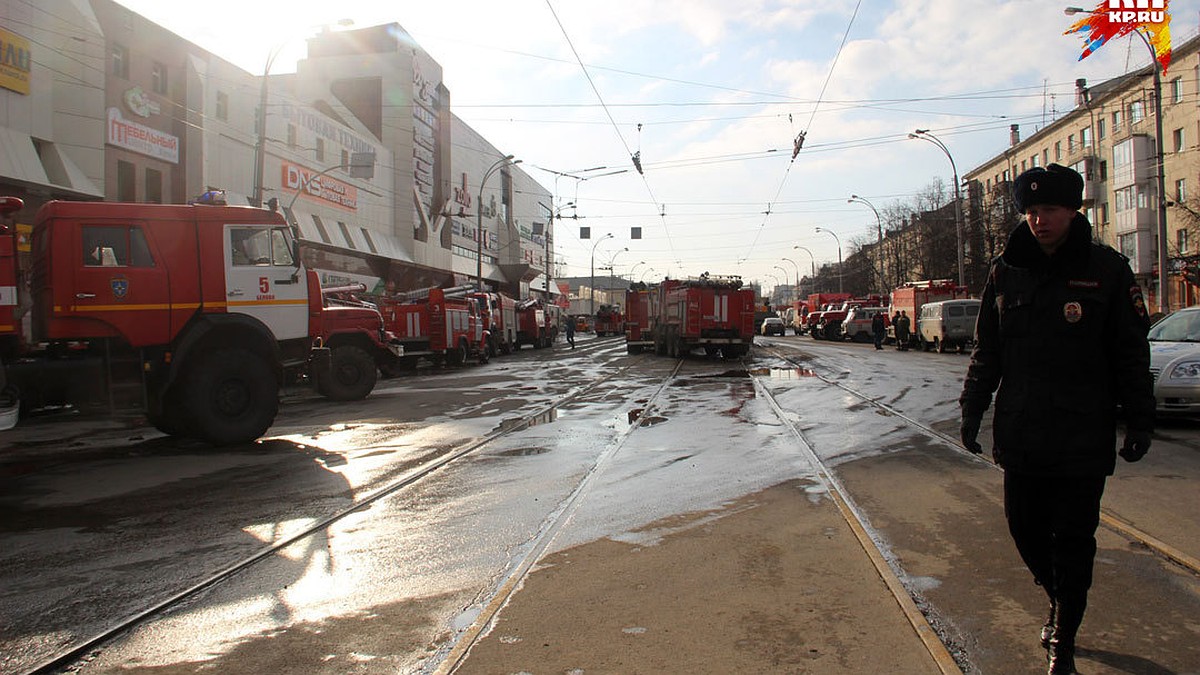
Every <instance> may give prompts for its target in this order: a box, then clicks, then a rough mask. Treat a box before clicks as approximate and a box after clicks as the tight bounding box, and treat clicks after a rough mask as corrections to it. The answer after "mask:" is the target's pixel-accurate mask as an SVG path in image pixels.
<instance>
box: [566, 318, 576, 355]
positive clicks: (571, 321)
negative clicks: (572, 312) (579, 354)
mask: <svg viewBox="0 0 1200 675" xmlns="http://www.w3.org/2000/svg"><path fill="white" fill-rule="evenodd" d="M567 344H568V345H571V349H575V317H573V316H568V317H567Z"/></svg>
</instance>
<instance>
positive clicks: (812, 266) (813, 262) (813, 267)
mask: <svg viewBox="0 0 1200 675" xmlns="http://www.w3.org/2000/svg"><path fill="white" fill-rule="evenodd" d="M796 249H800V250H801V251H804V252H805V253H807V254H808V265H809V268H808V269H809V271H808V276H809V277H811V278H812V279H814V280H815V279H816V278H817V259H816V257H815V256H814V255H813V252H812V251H810V250H808V249H806V248H804V247H803V246H793V247H792V250H796Z"/></svg>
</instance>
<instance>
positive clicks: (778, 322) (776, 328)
mask: <svg viewBox="0 0 1200 675" xmlns="http://www.w3.org/2000/svg"><path fill="white" fill-rule="evenodd" d="M783 331H784V326H783V319H781V318H779V317H777V316H768V317H767V318H765V319H763V322H762V328H761V329H760V332H761V333H762V334H763V335H783Z"/></svg>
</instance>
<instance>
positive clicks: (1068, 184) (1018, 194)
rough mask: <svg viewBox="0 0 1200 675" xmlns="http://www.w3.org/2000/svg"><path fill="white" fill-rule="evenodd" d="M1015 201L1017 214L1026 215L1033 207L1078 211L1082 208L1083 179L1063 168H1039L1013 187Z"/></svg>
mask: <svg viewBox="0 0 1200 675" xmlns="http://www.w3.org/2000/svg"><path fill="white" fill-rule="evenodd" d="M1013 201H1014V202H1016V203H1017V212H1018V213H1025V210H1026V209H1028V208H1029V207H1030V206H1035V205H1037V204H1053V205H1055V206H1065V207H1067V208H1069V209H1076V210H1078V209H1079V207H1081V206H1083V176H1080V175H1079V172H1077V171H1075V170H1074V169H1069V168H1067V167H1065V166H1062V165H1061V164H1051V165H1049V166H1047V167H1046V168H1044V169H1043V168H1042V167H1040V166H1036V167H1034V168H1032V169H1030V170H1028V171H1026V172H1025V173H1022V174H1021V175H1020V176H1017V182H1015V183H1013Z"/></svg>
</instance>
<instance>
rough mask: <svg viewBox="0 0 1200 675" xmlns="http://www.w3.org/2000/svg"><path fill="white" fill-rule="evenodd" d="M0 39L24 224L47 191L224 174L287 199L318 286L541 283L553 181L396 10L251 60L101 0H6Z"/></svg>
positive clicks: (170, 188)
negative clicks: (503, 144)
mask: <svg viewBox="0 0 1200 675" xmlns="http://www.w3.org/2000/svg"><path fill="white" fill-rule="evenodd" d="M0 57H2V59H0V194H2V195H10V196H16V197H21V198H22V199H24V200H25V204H26V207H25V210H24V211H23V212H21V214H20V217H19V218H18V224H19V230H20V231H21V232H23V233H27V232H28V226H29V224H30V223H31V222H32V220H33V215H34V213H35V212H36V210H37V208H38V207H39V206H41V205H42V204H44V203H45V202H47V201H49V200H52V199H75V200H78V199H87V200H99V199H103V200H109V201H136V202H156V203H186V202H187V201H189V200H191V199H194V198H195V197H196V196H197V195H200V194H201V193H204V192H206V191H208V190H212V189H219V190H224V191H225V198H226V200H227V202H228V203H230V204H247V205H252V206H259V205H263V206H274V207H275V208H278V209H280V210H282V211H283V212H284V214H285V215H286V217H287V218H288V220H289V221H290V222H292V223H293V224H294V225H295V227H296V228H297V230H298V232H299V234H300V238H301V240H302V242H303V244H304V251H305V258H306V260H307V262H308V263H309V264H310V266H312V267H314V268H315V269H318V270H320V271H321V275H322V277H323V281H324V283H325V284H327V285H340V284H342V283H345V282H361V283H364V284H366V285H367V287H368V288H369V289H371V290H380V289H384V288H387V289H397V290H407V289H413V288H422V287H427V286H439V285H440V286H452V285H458V284H462V283H472V282H474V281H475V280H476V275H477V274H478V275H479V276H480V277H481V281H482V283H483V284H484V285H485V286H487V287H489V288H491V289H499V290H503V291H505V292H507V293H509V294H511V295H513V296H516V297H528V296H530V295H540V294H542V293H544V292H545V286H546V275H545V273H544V272H545V271H546V267H547V253H549V252H550V251H552V242H551V244H550V245H548V243H547V240H546V237H547V236H548V235H549V236H550V237H551V238H552V236H553V232H551V231H548V230H549V229H550V228H548V227H547V223H546V220H547V217H546V209H545V207H543V206H541V205H540V204H550V203H551V196H550V194H549V192H548V191H547V190H546V189H545V188H543V187H542V186H541V185H539V184H538V183H537V182H536V181H534V180H533V178H531V177H530V176H529V175H528V174H526V173H524V172H523V171H521V167H520V166H519V165H516V164H513V163H512V162H511V161H506V160H505V158H506V156H509V155H511V154H513V153H514V150H512V149H506V150H499V149H497V148H495V147H494V146H492V145H491V144H490V143H488V142H487V141H486V140H485V139H484V138H483V137H482V136H480V135H479V134H478V133H477V132H476V131H474V130H473V129H471V128H470V127H469V126H467V125H466V124H464V123H463V122H462V120H460V119H458V118H457V117H456V116H455V115H454V114H453V113H451V108H450V90H449V88H448V87H447V86H446V83H445V82H443V80H442V69H441V66H439V65H438V63H437V62H436V61H434V60H433V59H432V58H431V57H430V56H429V55H428V54H427V53H425V52H424V51H423V50H422V49H421V47H420V46H419V45H417V44H416V42H415V41H413V39H412V37H411V36H409V35H408V34H407V33H406V32H405V31H404V29H403V28H401V27H400V26H399V25H398V24H394V23H393V24H388V25H382V26H374V27H371V28H364V29H361V30H346V31H325V32H322V33H321V34H319V35H317V36H315V37H312V38H310V39H309V40H308V50H307V58H305V59H303V60H302V61H300V62H299V63H298V64H297V68H296V72H295V73H294V74H286V75H269V76H264V75H258V74H253V73H248V72H246V71H244V70H242V69H241V68H239V67H237V66H234V65H233V64H231V63H229V62H227V61H225V60H223V59H221V58H220V57H218V56H216V55H214V54H212V53H210V52H208V51H206V50H204V49H201V48H200V47H197V46H196V45H194V44H192V43H190V42H188V41H187V40H185V39H183V38H181V37H179V36H178V35H175V34H174V33H171V32H170V31H167V30H166V29H164V28H162V27H161V26H158V25H157V24H155V23H153V22H151V21H149V20H147V19H145V18H143V17H142V16H140V15H138V14H135V13H133V12H131V11H130V10H128V9H126V8H125V7H123V6H121V5H118V4H116V3H114V2H112V1H111V0H82V1H80V2H52V3H31V2H27V1H26V0H0ZM268 69H269V66H268ZM262 111H265V115H262V116H261V117H260V113H261V112H262ZM477 223H479V224H481V225H482V231H483V236H482V245H480V244H479V241H480V239H479V238H477V236H476V232H477ZM22 245H24V246H27V239H22ZM551 272H553V270H551ZM551 286H552V287H554V286H556V284H551Z"/></svg>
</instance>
